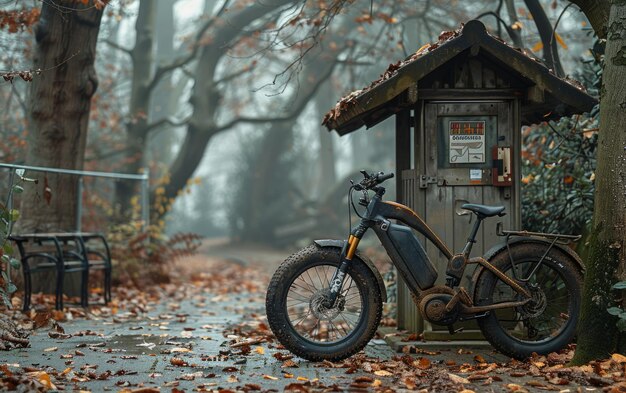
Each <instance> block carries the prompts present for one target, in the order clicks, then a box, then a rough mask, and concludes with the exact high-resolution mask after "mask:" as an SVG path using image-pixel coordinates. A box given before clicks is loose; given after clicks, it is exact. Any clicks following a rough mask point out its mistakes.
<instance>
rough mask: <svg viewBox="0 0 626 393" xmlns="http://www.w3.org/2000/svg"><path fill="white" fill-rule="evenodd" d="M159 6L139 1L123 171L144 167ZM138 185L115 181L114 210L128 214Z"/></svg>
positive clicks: (146, 0)
mask: <svg viewBox="0 0 626 393" xmlns="http://www.w3.org/2000/svg"><path fill="white" fill-rule="evenodd" d="M157 5H158V3H157V2H156V1H154V0H142V1H141V2H140V3H139V14H138V15H137V21H136V23H135V34H136V38H135V46H134V47H133V49H132V52H131V59H132V64H133V76H132V78H133V79H132V85H131V92H130V102H129V107H130V120H129V122H128V123H127V125H126V147H127V150H126V153H125V157H124V162H125V166H124V171H125V172H127V173H133V174H135V173H139V171H140V169H141V168H142V167H143V166H144V164H145V162H144V151H145V150H146V146H147V136H148V129H147V125H148V115H149V114H148V112H149V108H150V96H151V91H150V83H151V82H152V78H153V75H154V68H155V67H154V47H155V39H154V37H155V28H156V15H157ZM137 186H138V184H137V183H136V182H134V181H118V182H116V187H115V193H116V195H115V199H116V204H117V208H118V209H119V212H120V213H121V214H123V215H124V214H126V213H128V209H129V208H130V199H131V198H132V196H133V195H135V194H136V190H137Z"/></svg>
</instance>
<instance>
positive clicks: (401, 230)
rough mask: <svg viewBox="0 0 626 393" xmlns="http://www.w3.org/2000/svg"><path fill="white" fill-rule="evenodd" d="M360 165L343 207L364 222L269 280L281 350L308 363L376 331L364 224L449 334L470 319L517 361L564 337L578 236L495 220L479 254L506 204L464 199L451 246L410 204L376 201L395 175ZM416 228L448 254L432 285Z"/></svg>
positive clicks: (573, 314)
mask: <svg viewBox="0 0 626 393" xmlns="http://www.w3.org/2000/svg"><path fill="white" fill-rule="evenodd" d="M361 172H362V173H363V176H364V178H363V180H361V181H360V182H359V183H352V185H351V186H350V189H349V193H348V195H349V197H348V204H349V206H348V207H349V209H350V210H351V211H354V212H356V214H357V215H359V217H360V218H361V220H360V222H359V224H358V225H357V226H355V227H354V228H353V229H351V231H350V235H349V237H348V239H347V240H316V241H315V242H314V243H313V244H312V245H310V246H308V247H305V248H303V249H302V250H300V251H298V252H296V253H295V254H293V255H291V256H290V257H288V258H287V259H286V260H285V261H284V262H283V263H282V264H281V265H280V267H279V268H278V269H277V271H276V272H275V273H274V275H273V277H272V279H271V281H270V284H269V287H268V291H267V296H266V312H267V318H268V322H269V326H270V328H271V329H272V331H273V333H274V334H275V336H276V338H277V339H278V341H279V342H280V343H281V344H282V345H283V346H284V347H285V348H286V349H288V350H289V351H291V352H292V353H294V354H295V355H297V356H300V357H302V358H304V359H308V360H311V361H323V360H330V361H338V360H342V359H345V358H348V357H350V356H351V355H353V354H355V353H357V352H359V351H360V350H361V349H363V348H364V347H365V345H366V344H367V343H368V342H369V340H370V339H371V338H372V337H373V336H374V334H375V332H376V329H377V328H378V324H379V322H380V319H381V314H382V304H383V302H385V301H386V290H385V284H384V282H383V279H382V277H381V274H380V272H379V271H378V270H377V268H376V267H375V265H374V264H373V263H372V261H371V260H369V259H368V258H366V257H365V256H364V255H362V254H361V253H360V252H359V251H358V250H357V248H358V245H359V242H360V240H361V239H362V237H363V235H364V234H365V233H366V232H367V231H368V230H370V229H372V230H373V231H374V232H375V233H376V235H377V237H378V239H379V240H380V242H381V243H382V245H383V247H384V248H385V250H386V252H387V253H388V254H389V257H390V259H391V261H392V263H393V264H394V266H395V267H396V269H397V272H398V275H399V276H401V277H402V279H403V281H404V282H405V284H406V285H407V287H408V289H409V290H410V292H411V294H412V297H413V300H414V302H415V304H416V305H417V307H418V309H419V311H420V313H421V315H422V317H423V318H424V319H425V320H427V321H429V322H430V323H432V324H434V325H441V326H446V327H447V328H448V330H449V332H450V333H451V334H454V333H455V332H457V330H455V329H454V326H453V324H454V323H457V322H461V321H467V320H472V319H475V320H476V321H477V323H478V326H479V328H480V330H481V332H482V334H483V335H484V337H485V338H486V339H487V340H488V341H489V342H490V343H491V344H492V345H493V346H494V347H495V348H496V349H497V350H499V351H500V352H502V353H504V354H506V355H508V356H510V357H513V358H516V359H525V358H527V357H529V356H530V355H531V354H532V353H533V352H536V353H538V354H547V353H550V352H553V351H557V350H559V349H561V348H563V347H564V346H566V345H567V344H568V343H569V342H571V340H572V339H573V337H574V335H575V333H576V323H577V320H578V315H579V309H580V303H581V288H582V280H583V271H584V267H583V264H582V261H581V259H580V257H579V256H578V255H577V254H576V253H575V252H574V251H572V250H571V248H569V247H568V246H567V243H569V242H571V241H576V240H578V239H579V238H580V236H574V235H563V234H546V233H537V232H528V231H506V230H503V229H502V227H501V224H500V223H498V225H497V233H498V235H500V236H502V237H504V240H503V241H502V242H500V243H498V244H496V245H495V246H493V247H492V248H491V249H490V250H489V251H487V253H485V255H483V256H482V257H470V254H471V251H472V246H473V244H474V243H475V242H476V235H477V233H478V230H479V229H480V225H481V224H482V222H483V220H485V219H487V218H490V217H494V216H503V215H505V213H504V210H505V208H504V207H503V206H486V205H478V204H465V205H463V206H462V209H464V210H465V211H469V212H471V213H472V214H475V215H476V218H477V219H476V221H475V222H474V225H473V227H472V229H471V231H470V234H469V236H468V239H467V243H466V244H465V247H464V248H463V250H462V251H461V252H459V253H453V252H452V251H451V250H450V248H449V247H448V246H447V245H446V244H444V243H443V241H442V240H441V239H440V238H439V237H438V236H437V234H435V232H434V231H433V230H432V229H431V228H430V227H429V226H428V225H427V224H426V223H425V222H424V220H422V219H421V218H420V217H419V216H418V215H417V214H416V213H415V212H414V211H413V210H411V209H410V208H408V207H406V206H404V205H402V204H399V203H396V202H389V201H383V195H384V194H385V188H384V187H383V186H381V184H382V183H383V182H384V181H386V180H388V179H390V178H392V177H393V173H390V174H384V173H383V172H379V173H377V174H370V173H367V172H366V171H361ZM354 191H357V192H362V193H363V196H362V197H361V198H360V199H359V202H358V203H359V205H361V206H363V207H365V211H364V213H363V214H360V213H359V211H358V209H357V207H356V206H355V204H354V202H353V192H354ZM370 193H373V195H372V196H371V197H370ZM392 220H393V221H394V222H392ZM413 230H414V231H417V232H419V233H420V234H422V235H423V236H424V237H425V238H426V239H427V240H428V241H430V242H431V243H433V244H434V245H435V247H436V248H437V249H438V250H439V251H440V252H441V254H442V255H444V256H445V258H446V259H447V260H448V262H447V267H446V271H445V273H446V277H445V284H439V285H435V283H436V281H437V278H438V272H437V270H436V269H435V266H434V265H433V263H432V262H431V261H430V259H429V257H428V255H427V254H426V252H425V250H424V247H423V245H422V243H421V242H420V240H419V239H418V238H417V237H416V236H415V234H414V233H413ZM470 265H473V266H474V267H475V270H474V272H473V274H472V275H471V279H470V280H469V284H468V285H467V288H466V287H465V286H461V278H463V277H464V274H465V271H466V268H468V267H469V266H470Z"/></svg>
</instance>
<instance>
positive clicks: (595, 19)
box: [571, 0, 611, 38]
mask: <svg viewBox="0 0 626 393" xmlns="http://www.w3.org/2000/svg"><path fill="white" fill-rule="evenodd" d="M571 2H572V3H574V4H576V5H577V6H579V7H580V9H581V10H582V12H584V13H585V15H586V16H587V19H589V22H590V23H591V26H592V27H593V30H594V31H595V32H596V34H597V35H598V37H600V38H606V32H607V26H608V25H609V12H610V10H611V4H610V3H609V0H571Z"/></svg>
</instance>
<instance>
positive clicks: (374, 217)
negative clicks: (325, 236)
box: [328, 187, 531, 314]
mask: <svg viewBox="0 0 626 393" xmlns="http://www.w3.org/2000/svg"><path fill="white" fill-rule="evenodd" d="M374 191H376V194H375V195H374V196H373V197H372V199H371V200H370V201H369V203H368V205H367V210H366V213H365V215H364V216H363V217H362V219H361V222H360V223H359V225H357V226H356V227H355V228H354V229H353V230H352V232H351V233H350V236H349V238H348V240H347V241H346V242H344V246H343V249H342V251H341V264H340V266H339V268H338V269H337V271H336V272H335V274H334V276H333V278H332V280H331V285H330V296H329V299H328V301H329V303H330V304H334V303H335V301H336V299H337V297H338V294H339V293H340V291H341V288H342V285H343V280H344V278H345V273H346V270H347V267H348V266H349V264H350V261H351V260H352V258H353V257H354V255H355V253H356V250H357V247H358V245H359V242H360V240H361V239H362V238H363V235H365V233H366V232H367V230H369V229H370V228H371V229H373V230H374V232H375V233H376V235H377V236H378V239H379V240H380V242H381V243H382V245H383V246H384V247H385V249H386V251H387V253H388V254H389V256H390V257H391V260H392V262H393V263H394V265H395V267H396V268H397V270H398V272H399V274H400V275H401V276H402V278H403V279H404V281H405V283H406V284H407V286H408V287H409V289H410V290H411V292H413V293H414V294H415V296H417V297H419V296H420V293H422V292H423V291H424V290H425V289H428V288H420V287H419V285H418V283H417V281H416V280H415V279H414V278H413V275H412V274H411V273H410V266H408V265H407V264H406V263H405V262H404V261H403V259H402V258H401V257H400V256H399V254H398V252H397V251H396V249H395V246H394V245H393V244H392V242H391V240H390V238H389V236H388V234H387V229H388V228H389V225H390V222H389V220H398V221H400V222H401V223H403V224H405V225H407V226H408V227H410V228H412V229H414V230H416V231H417V232H419V233H421V234H422V235H424V236H425V237H426V239H428V240H429V241H430V242H431V243H432V244H433V245H434V246H435V247H437V249H438V250H439V251H441V253H442V254H443V255H444V256H445V257H446V258H447V259H448V269H447V272H448V273H453V274H454V275H455V276H457V277H462V274H463V272H464V270H465V268H466V266H467V265H468V264H479V265H482V266H483V267H484V268H485V269H488V270H489V271H491V272H492V273H493V274H494V275H496V276H497V277H498V278H499V279H501V280H502V281H503V282H505V283H506V284H507V285H509V286H510V287H511V288H512V289H513V290H514V291H516V292H517V293H519V294H520V295H522V299H523V300H521V301H511V302H502V303H496V304H491V305H486V306H474V305H473V304H469V305H466V307H464V313H465V314H477V313H485V312H488V311H490V310H495V309H502V308H509V307H517V306H521V305H524V304H526V303H527V302H528V301H529V300H530V299H531V294H530V293H529V292H528V290H526V289H525V288H523V287H522V286H520V285H519V284H518V283H517V282H516V281H515V280H514V279H511V278H510V277H508V276H507V275H506V274H504V273H503V272H501V271H500V270H498V269H497V268H496V267H495V266H493V265H492V264H491V263H489V262H488V261H487V260H486V259H484V258H482V257H474V258H469V255H470V253H471V250H472V246H473V244H474V243H475V242H476V240H475V238H476V234H477V233H478V230H479V228H480V224H481V223H482V220H483V218H481V217H478V219H477V220H476V222H475V223H474V227H473V228H472V230H471V232H470V235H469V237H468V239H467V243H466V245H465V247H464V248H463V251H462V252H461V253H460V254H453V252H452V251H451V250H450V249H449V248H448V246H447V245H446V244H445V243H444V242H443V241H442V240H441V238H439V236H437V234H436V233H435V232H434V231H433V230H432V229H431V228H430V227H429V226H428V224H426V222H424V220H423V219H422V218H421V217H419V216H418V215H417V213H415V212H414V211H413V210H411V209H410V208H408V207H407V206H405V205H402V204H400V203H397V202H389V201H383V200H382V196H383V194H384V192H385V189H384V188H382V187H377V188H375V189H374ZM450 278H452V279H451V280H450ZM448 279H449V281H448V283H447V286H448V287H449V288H450V291H452V290H453V288H454V287H455V286H457V285H458V284H459V281H460V280H459V279H456V280H455V279H454V278H453V277H450V275H448ZM459 292H463V293H462V294H459V293H458V292H456V295H455V296H456V297H457V298H458V297H459V295H467V292H466V290H465V289H464V288H459ZM457 301H458V299H457Z"/></svg>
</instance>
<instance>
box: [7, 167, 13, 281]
mask: <svg viewBox="0 0 626 393" xmlns="http://www.w3.org/2000/svg"><path fill="white" fill-rule="evenodd" d="M14 182H15V168H13V169H11V171H10V172H9V200H8V201H7V209H8V212H9V216H10V214H11V210H13V183H14ZM12 231H13V220H11V219H9V227H8V228H7V234H11V232H12ZM7 277H9V280H10V279H11V264H10V263H7Z"/></svg>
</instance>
